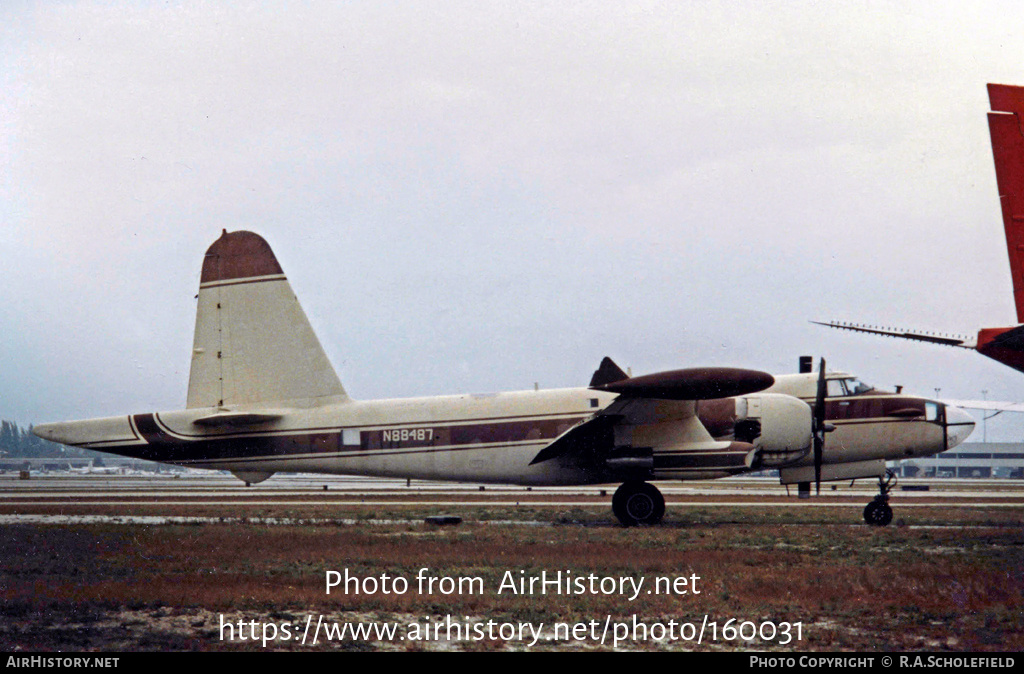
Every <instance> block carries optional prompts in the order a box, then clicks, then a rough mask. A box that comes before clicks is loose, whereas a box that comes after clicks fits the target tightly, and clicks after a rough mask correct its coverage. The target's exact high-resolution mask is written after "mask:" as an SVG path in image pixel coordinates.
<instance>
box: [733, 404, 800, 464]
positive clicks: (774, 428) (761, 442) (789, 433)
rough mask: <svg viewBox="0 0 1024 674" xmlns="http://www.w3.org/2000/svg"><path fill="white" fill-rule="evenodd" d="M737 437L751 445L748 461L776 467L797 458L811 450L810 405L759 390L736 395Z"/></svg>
mask: <svg viewBox="0 0 1024 674" xmlns="http://www.w3.org/2000/svg"><path fill="white" fill-rule="evenodd" d="M735 401H736V408H735V409H736V426H735V435H736V440H739V441H743V442H749V443H751V444H752V445H754V449H753V451H751V452H750V455H749V456H747V465H748V466H749V467H751V468H754V469H759V468H778V467H779V466H785V465H788V464H791V463H793V462H795V461H799V460H800V459H802V458H803V457H805V456H807V454H808V453H809V452H810V451H811V447H812V439H813V435H812V428H811V425H812V420H811V407H810V405H808V404H807V403H805V402H804V401H802V400H800V399H799V398H794V397H793V396H788V395H783V394H780V393H758V394H753V395H747V396H742V397H739V398H735Z"/></svg>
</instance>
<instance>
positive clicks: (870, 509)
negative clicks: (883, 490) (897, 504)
mask: <svg viewBox="0 0 1024 674" xmlns="http://www.w3.org/2000/svg"><path fill="white" fill-rule="evenodd" d="M864 521H865V522H867V523H868V524H870V525H872V526H876V527H884V526H886V525H887V524H889V522H892V508H890V507H889V504H888V503H886V502H885V501H872V502H871V503H869V504H867V505H866V506H865V507H864Z"/></svg>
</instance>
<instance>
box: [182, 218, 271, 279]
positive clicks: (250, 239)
mask: <svg viewBox="0 0 1024 674" xmlns="http://www.w3.org/2000/svg"><path fill="white" fill-rule="evenodd" d="M283 273H284V270H283V269H281V265H280V264H278V262H277V258H276V257H274V253H273V251H272V250H271V249H270V246H269V245H267V242H266V241H264V240H263V237H261V236H259V235H258V234H253V233H252V232H245V231H239V232H228V231H227V230H224V233H223V234H222V235H221V237H220V238H219V239H217V240H216V241H214V242H213V245H211V246H210V247H209V248H208V249H207V251H206V257H205V258H203V272H202V275H201V276H200V279H199V284H200V285H202V284H204V283H213V282H215V281H228V280H231V279H243V278H251V277H253V276H273V275H275V274H283Z"/></svg>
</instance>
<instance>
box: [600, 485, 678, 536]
mask: <svg viewBox="0 0 1024 674" xmlns="http://www.w3.org/2000/svg"><path fill="white" fill-rule="evenodd" d="M612 512H613V513H615V517H617V518H618V519H619V521H620V522H622V524H623V525H624V526H627V527H634V526H637V525H638V524H643V525H651V524H657V523H658V522H660V521H661V518H662V517H664V516H665V497H664V496H662V495H661V492H660V491H658V488H657V487H655V486H654V485H651V484H648V483H646V482H626V483H624V484H623V485H622V486H621V487H619V488H618V489H617V490H616V491H615V495H614V496H612Z"/></svg>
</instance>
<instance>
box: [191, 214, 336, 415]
mask: <svg viewBox="0 0 1024 674" xmlns="http://www.w3.org/2000/svg"><path fill="white" fill-rule="evenodd" d="M198 299H199V304H198V307H197V309H196V332H195V339H194V342H193V346H192V369H191V373H190V375H189V382H188V404H187V406H188V407H189V408H194V407H230V406H235V405H248V404H259V403H269V402H280V401H302V402H303V403H305V404H317V403H319V402H337V401H339V400H344V399H346V395H345V390H344V389H343V388H342V386H341V382H340V381H339V380H338V375H337V374H336V373H335V371H334V368H333V367H331V363H330V361H329V360H328V359H327V355H326V354H325V353H324V350H323V348H322V347H321V346H320V341H319V340H318V339H317V337H316V334H315V333H314V332H313V328H312V327H311V326H310V324H309V320H308V319H307V318H306V314H305V313H304V312H303V311H302V307H301V306H299V301H298V299H297V298H296V297H295V294H294V293H293V292H292V288H291V285H290V284H289V283H288V279H287V278H285V275H284V272H283V271H282V269H281V266H280V265H279V264H278V262H277V258H275V257H274V253H273V251H271V250H270V246H269V245H267V242H266V241H264V240H263V238H262V237H260V236H259V235H257V234H253V233H252V232H244V231H243V232H230V233H228V232H227V231H226V230H225V232H224V234H223V235H222V236H221V237H220V238H219V239H217V240H216V241H215V242H214V243H213V245H212V246H210V248H209V250H207V251H206V258H205V259H204V260H203V272H202V277H201V279H200V281H199V298H198Z"/></svg>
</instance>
